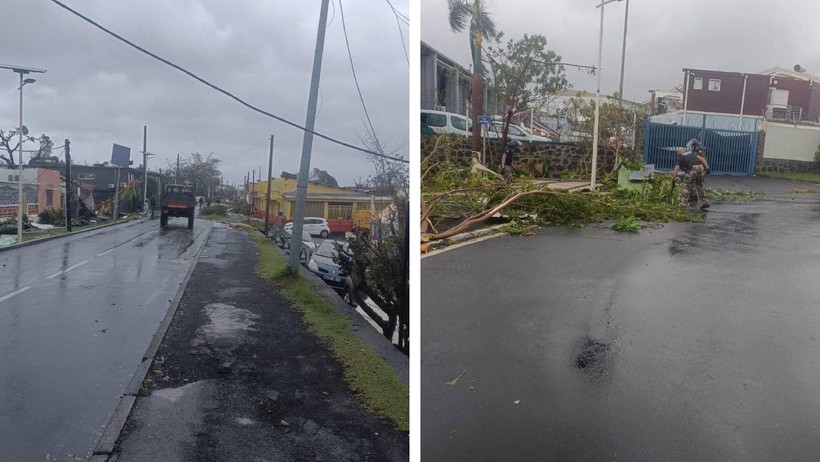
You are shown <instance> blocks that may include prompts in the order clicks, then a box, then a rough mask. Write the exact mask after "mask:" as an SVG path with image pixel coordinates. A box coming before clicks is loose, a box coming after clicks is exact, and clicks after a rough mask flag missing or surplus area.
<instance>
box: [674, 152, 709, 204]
mask: <svg viewBox="0 0 820 462" xmlns="http://www.w3.org/2000/svg"><path fill="white" fill-rule="evenodd" d="M677 152H678V160H677V162H676V163H675V169H674V170H673V174H674V175H675V176H677V175H678V172H679V171H683V173H684V175H683V192H682V194H681V196H680V202H681V205H682V206H684V207H687V206H688V205H689V198H690V197H691V195H692V192H693V191H694V192H695V193H696V194H697V199H698V200H699V201H701V206H700V208H701V210H705V209H707V208H709V200H708V199H707V198H706V191H704V189H703V179H704V178H705V177H706V175H708V174H709V173H710V172H709V162H708V161H707V160H706V157H704V156H703V154H705V152H704V151H703V148H701V147H700V143H698V140H696V139H692V140H689V142H688V143H687V144H686V149H684V148H678V149H677Z"/></svg>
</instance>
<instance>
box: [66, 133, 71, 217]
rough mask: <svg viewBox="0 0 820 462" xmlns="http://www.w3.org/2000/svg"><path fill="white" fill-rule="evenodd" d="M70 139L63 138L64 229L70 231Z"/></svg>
mask: <svg viewBox="0 0 820 462" xmlns="http://www.w3.org/2000/svg"><path fill="white" fill-rule="evenodd" d="M71 190H72V186H71V141H68V139H66V140H65V230H66V231H68V232H69V233H70V232H71Z"/></svg>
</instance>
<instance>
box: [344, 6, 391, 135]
mask: <svg viewBox="0 0 820 462" xmlns="http://www.w3.org/2000/svg"><path fill="white" fill-rule="evenodd" d="M339 13H340V15H341V17H342V30H343V31H344V34H345V46H346V47H347V57H348V58H350V70H351V71H352V72H353V81H354V82H355V83H356V91H358V92H359V101H361V102H362V109H364V116H365V118H367V125H369V126H370V133H372V134H373V139H374V140H375V141H376V146H377V147H378V148H379V149H381V146H382V144H381V143H380V142H379V138H378V137H377V136H376V129H374V128H373V123H372V122H371V121H370V114H368V113H367V106H365V104H364V97H362V89H361V88H359V79H358V78H356V67H354V66H353V55H352V54H351V53H350V42H348V41H347V26H346V25H345V9H344V8H343V7H342V0H339Z"/></svg>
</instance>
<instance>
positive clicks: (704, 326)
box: [421, 178, 820, 461]
mask: <svg viewBox="0 0 820 462" xmlns="http://www.w3.org/2000/svg"><path fill="white" fill-rule="evenodd" d="M740 183H742V186H744V188H746V189H749V188H750V186H751V189H764V190H766V189H767V188H768V190H769V191H770V192H771V193H772V194H771V195H769V196H767V200H765V201H758V202H752V203H717V204H714V205H713V207H712V211H711V212H709V214H708V218H707V220H706V223H704V224H666V225H665V226H663V227H661V228H659V229H644V230H642V231H641V232H640V233H638V234H622V233H618V232H615V231H612V230H609V229H606V228H605V227H603V226H598V227H596V226H590V227H587V228H584V229H575V228H567V227H551V228H543V229H540V230H539V231H538V234H537V235H536V236H533V237H510V236H505V237H500V238H495V239H489V240H486V241H483V242H479V243H476V244H472V245H468V246H465V247H461V248H457V249H454V250H451V251H448V252H445V253H442V254H439V255H433V256H430V257H428V258H425V259H424V260H422V299H421V300H422V302H421V303H422V313H421V317H422V326H421V329H422V330H421V336H422V337H421V342H422V343H421V351H422V358H421V360H422V364H421V379H422V386H421V392H422V395H421V396H422V427H421V436H422V440H421V443H422V459H423V460H424V461H506V460H516V461H547V460H706V461H710V460H714V461H756V460H759V461H770V460H789V461H800V460H806V461H809V460H817V459H818V457H820V456H819V455H820V393H818V392H817V384H818V383H820V283H819V281H820V246H818V242H820V195H789V194H787V193H786V192H787V191H788V190H789V189H790V188H791V187H792V186H793V185H790V184H788V183H785V182H777V181H770V180H765V179H755V178H746V179H740V180H738V179H732V178H725V179H718V180H717V181H713V182H712V185H713V186H715V185H717V186H720V187H731V186H732V185H735V186H737V185H738V184H740ZM794 187H806V185H805V184H801V185H797V186H794ZM811 187H812V188H815V189H816V188H817V185H814V186H811ZM462 374H463V375H462ZM459 376H460V378H459V379H458V380H457V381H456V382H455V383H454V384H453V385H449V384H448V382H451V381H453V380H454V379H456V378H458V377H459Z"/></svg>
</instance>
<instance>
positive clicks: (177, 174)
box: [174, 153, 181, 184]
mask: <svg viewBox="0 0 820 462" xmlns="http://www.w3.org/2000/svg"><path fill="white" fill-rule="evenodd" d="M174 174H175V175H176V177H177V178H176V183H177V184H181V183H180V182H179V153H177V170H176V172H174Z"/></svg>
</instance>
